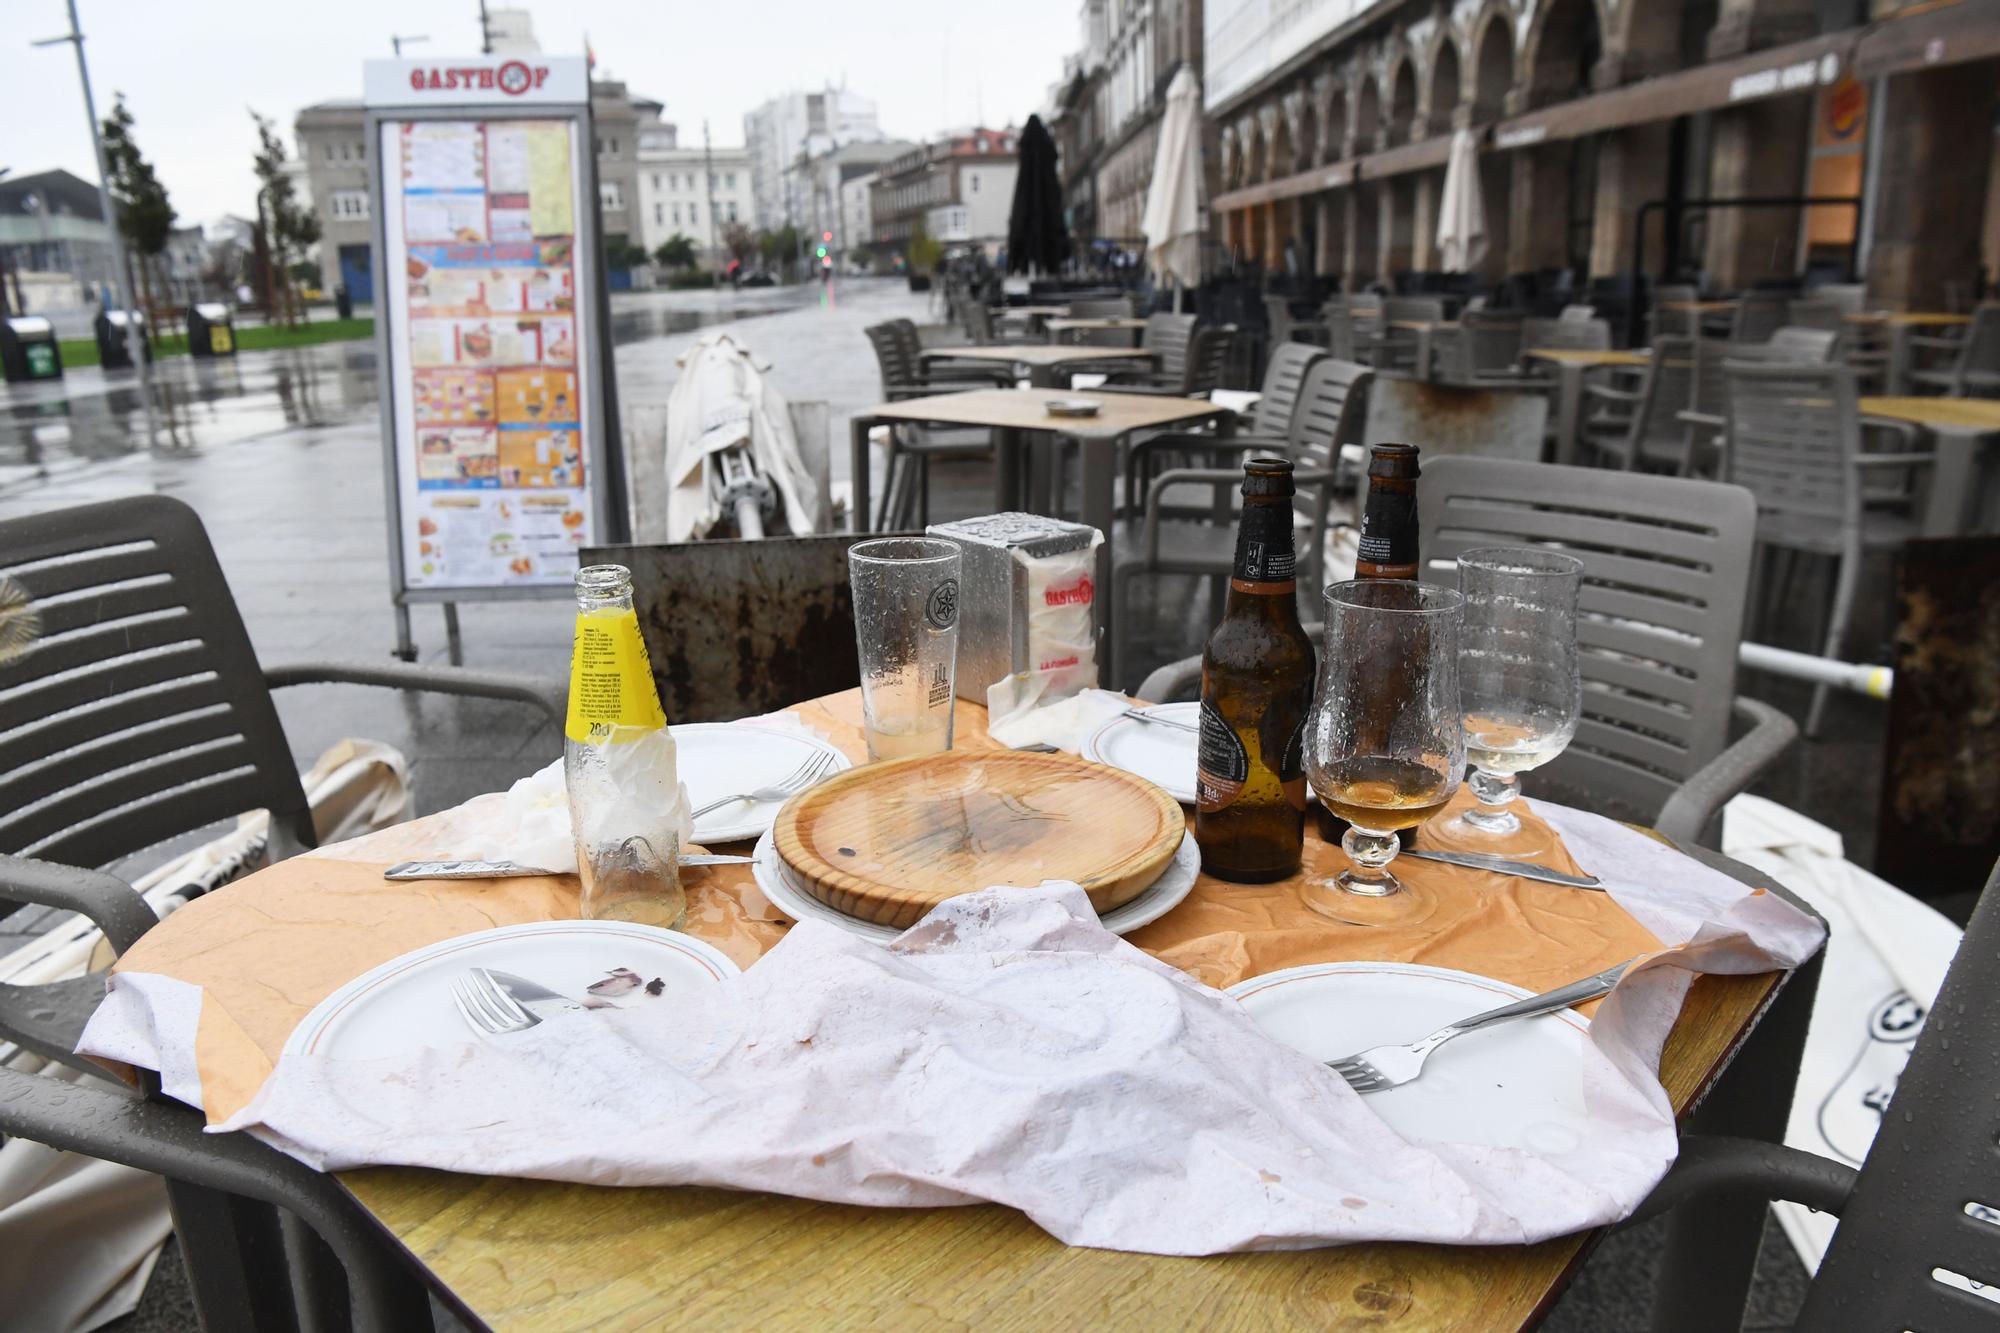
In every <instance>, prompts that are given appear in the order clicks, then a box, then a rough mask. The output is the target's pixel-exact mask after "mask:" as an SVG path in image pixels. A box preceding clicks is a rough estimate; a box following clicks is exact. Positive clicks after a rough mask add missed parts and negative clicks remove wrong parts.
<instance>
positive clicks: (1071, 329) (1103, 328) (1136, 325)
mask: <svg viewBox="0 0 2000 1333" xmlns="http://www.w3.org/2000/svg"><path fill="white" fill-rule="evenodd" d="M1044 327H1045V328H1047V330H1048V334H1049V341H1050V342H1052V343H1060V342H1066V341H1068V340H1067V339H1066V338H1065V337H1064V336H1063V335H1064V334H1068V333H1089V332H1101V333H1114V332H1115V333H1130V334H1133V335H1134V337H1133V339H1132V344H1133V346H1135V347H1136V346H1137V345H1138V342H1139V339H1138V337H1137V336H1136V335H1138V334H1141V333H1144V332H1145V330H1146V321H1145V320H1143V319H1052V320H1050V321H1049V322H1048V323H1047V324H1046V325H1045V326H1044Z"/></svg>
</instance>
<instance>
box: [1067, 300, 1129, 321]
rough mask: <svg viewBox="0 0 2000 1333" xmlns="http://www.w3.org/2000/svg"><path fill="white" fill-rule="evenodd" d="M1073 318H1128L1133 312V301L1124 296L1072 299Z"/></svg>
mask: <svg viewBox="0 0 2000 1333" xmlns="http://www.w3.org/2000/svg"><path fill="white" fill-rule="evenodd" d="M1069 313H1070V318H1071V319H1126V318H1128V317H1130V315H1131V314H1132V303H1131V302H1130V301H1127V300H1126V299H1125V298H1124V297H1122V296H1121V297H1119V298H1118V299H1117V300H1115V301H1106V300H1096V301H1071V302H1070V303H1069Z"/></svg>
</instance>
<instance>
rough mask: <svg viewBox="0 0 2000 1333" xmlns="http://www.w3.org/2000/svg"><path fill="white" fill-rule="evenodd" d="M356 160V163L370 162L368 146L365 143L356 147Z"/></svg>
mask: <svg viewBox="0 0 2000 1333" xmlns="http://www.w3.org/2000/svg"><path fill="white" fill-rule="evenodd" d="M354 160H355V161H356V162H366V161H367V160H368V145H367V144H365V143H358V144H356V145H354Z"/></svg>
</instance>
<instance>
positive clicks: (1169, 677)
mask: <svg viewBox="0 0 2000 1333" xmlns="http://www.w3.org/2000/svg"><path fill="white" fill-rule="evenodd" d="M1199 684H1201V657H1200V656H1199V655H1198V654H1197V655H1196V656H1194V657H1183V658H1182V659H1181V660H1180V661H1178V662H1169V663H1167V664H1166V665H1165V666H1163V667H1160V668H1159V669H1158V670H1156V671H1154V672H1153V674H1152V675H1150V676H1148V677H1146V679H1144V680H1143V681H1140V682H1139V692H1138V693H1137V694H1135V695H1134V696H1132V697H1133V698H1135V699H1142V700H1145V701H1146V702H1148V703H1156V704H1163V703H1169V702H1171V701H1172V700H1173V697H1174V696H1175V695H1177V694H1179V693H1180V692H1181V691H1183V690H1185V689H1187V688H1188V687H1189V686H1191V685H1199Z"/></svg>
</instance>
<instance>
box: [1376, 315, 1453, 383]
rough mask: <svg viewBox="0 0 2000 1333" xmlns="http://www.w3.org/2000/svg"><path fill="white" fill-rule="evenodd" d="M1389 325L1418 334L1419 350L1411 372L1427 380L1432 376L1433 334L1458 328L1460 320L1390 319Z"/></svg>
mask: <svg viewBox="0 0 2000 1333" xmlns="http://www.w3.org/2000/svg"><path fill="white" fill-rule="evenodd" d="M1389 327H1390V328H1392V329H1402V330H1403V331H1404V332H1405V333H1414V334H1416V335H1417V351H1416V357H1415V360H1414V361H1413V362H1412V364H1411V373H1412V374H1414V375H1415V376H1416V377H1417V378H1418V379H1420V380H1427V379H1429V378H1430V377H1431V350H1432V341H1433V336H1434V335H1435V334H1437V333H1439V332H1447V333H1448V332H1450V331H1451V330H1453V329H1455V328H1457V327H1458V321H1457V320H1452V319H1392V320H1390V321H1389Z"/></svg>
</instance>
